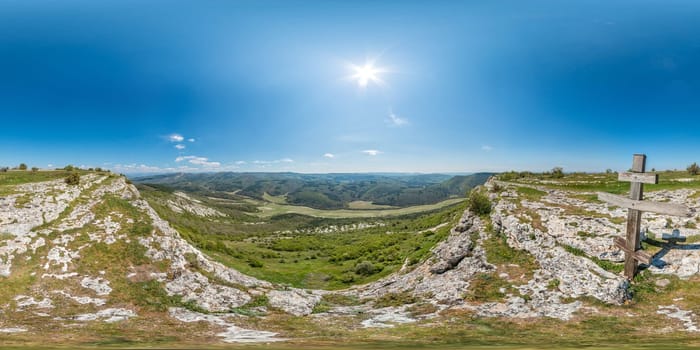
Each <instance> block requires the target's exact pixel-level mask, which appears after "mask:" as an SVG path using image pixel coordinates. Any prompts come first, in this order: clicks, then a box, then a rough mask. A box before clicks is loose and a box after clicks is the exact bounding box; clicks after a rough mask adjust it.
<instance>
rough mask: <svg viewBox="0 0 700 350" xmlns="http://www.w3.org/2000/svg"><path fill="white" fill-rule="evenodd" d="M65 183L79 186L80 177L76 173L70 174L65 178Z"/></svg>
mask: <svg viewBox="0 0 700 350" xmlns="http://www.w3.org/2000/svg"><path fill="white" fill-rule="evenodd" d="M66 183H67V184H68V185H71V186H77V185H79V184H80V175H78V174H77V173H73V174H70V175H68V176H67V177H66Z"/></svg>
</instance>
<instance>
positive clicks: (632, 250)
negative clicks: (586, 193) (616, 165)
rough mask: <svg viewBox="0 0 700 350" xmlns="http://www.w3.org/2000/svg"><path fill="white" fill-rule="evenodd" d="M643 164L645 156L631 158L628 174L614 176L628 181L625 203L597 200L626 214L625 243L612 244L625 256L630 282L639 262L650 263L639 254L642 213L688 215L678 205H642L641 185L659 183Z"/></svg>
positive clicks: (611, 197) (619, 239) (605, 196)
mask: <svg viewBox="0 0 700 350" xmlns="http://www.w3.org/2000/svg"><path fill="white" fill-rule="evenodd" d="M646 160H647V157H646V156H645V155H643V154H635V155H634V158H633V159H632V172H628V173H620V174H618V180H619V181H630V182H631V183H632V185H631V186H630V196H629V199H628V198H625V197H622V196H616V195H613V194H610V193H603V192H599V193H598V199H600V200H601V201H603V202H606V203H608V204H612V205H616V206H620V207H623V208H627V209H628V210H629V212H628V214H627V234H626V236H627V237H626V238H627V239H623V238H622V237H616V238H615V240H614V244H615V246H617V247H619V248H620V249H622V250H623V251H624V252H625V276H626V277H627V278H628V279H630V280H631V279H632V278H634V275H635V274H636V273H637V268H638V266H639V262H643V263H645V264H651V262H652V260H653V256H651V254H649V253H647V252H644V251H642V250H641V249H642V242H641V228H642V211H643V210H644V211H651V212H654V213H658V214H664V215H674V216H686V217H687V216H690V215H691V211H690V210H689V209H688V207H686V206H684V205H681V204H674V203H659V202H649V201H642V197H644V184H645V183H648V184H656V183H658V182H659V176H658V175H656V174H648V173H644V170H645V167H646Z"/></svg>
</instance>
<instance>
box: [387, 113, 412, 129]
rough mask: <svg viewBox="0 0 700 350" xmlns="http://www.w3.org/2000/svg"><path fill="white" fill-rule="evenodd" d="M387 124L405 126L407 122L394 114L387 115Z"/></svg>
mask: <svg viewBox="0 0 700 350" xmlns="http://www.w3.org/2000/svg"><path fill="white" fill-rule="evenodd" d="M388 121H389V124H390V125H391V126H405V125H408V120H406V119H404V118H401V117H399V116H397V115H396V114H394V113H389V120H388Z"/></svg>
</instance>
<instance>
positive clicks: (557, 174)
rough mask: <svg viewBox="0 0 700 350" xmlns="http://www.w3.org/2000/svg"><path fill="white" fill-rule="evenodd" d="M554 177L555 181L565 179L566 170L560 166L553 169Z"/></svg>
mask: <svg viewBox="0 0 700 350" xmlns="http://www.w3.org/2000/svg"><path fill="white" fill-rule="evenodd" d="M552 177H553V178H555V179H561V178H562V177H564V168H562V167H560V166H555V167H554V168H552Z"/></svg>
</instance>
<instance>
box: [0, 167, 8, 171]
mask: <svg viewBox="0 0 700 350" xmlns="http://www.w3.org/2000/svg"><path fill="white" fill-rule="evenodd" d="M7 170H8V167H6V166H4V167H0V173H6V172H7Z"/></svg>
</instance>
